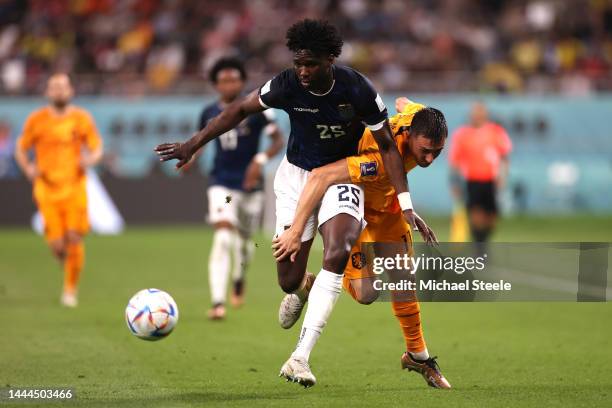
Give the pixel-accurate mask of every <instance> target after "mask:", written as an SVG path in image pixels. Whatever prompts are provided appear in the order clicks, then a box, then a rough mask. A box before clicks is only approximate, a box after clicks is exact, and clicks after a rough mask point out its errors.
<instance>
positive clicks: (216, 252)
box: [208, 228, 235, 305]
mask: <svg viewBox="0 0 612 408" xmlns="http://www.w3.org/2000/svg"><path fill="white" fill-rule="evenodd" d="M234 234H235V233H234V231H232V230H230V229H227V228H220V229H217V230H215V234H214V236H213V244H212V248H211V251H210V258H209V260H208V283H209V285H210V297H211V301H212V304H213V305H215V304H218V303H225V299H226V294H227V279H228V276H229V269H230V257H231V248H232V242H233V241H234V236H235V235H234Z"/></svg>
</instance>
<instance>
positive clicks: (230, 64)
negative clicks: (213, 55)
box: [208, 57, 247, 84]
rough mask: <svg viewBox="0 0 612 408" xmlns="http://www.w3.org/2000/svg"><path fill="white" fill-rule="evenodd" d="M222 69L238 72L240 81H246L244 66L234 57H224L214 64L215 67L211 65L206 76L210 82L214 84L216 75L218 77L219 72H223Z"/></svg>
mask: <svg viewBox="0 0 612 408" xmlns="http://www.w3.org/2000/svg"><path fill="white" fill-rule="evenodd" d="M224 69H236V70H238V72H240V79H242V80H243V81H245V80H246V79H247V74H246V70H245V69H244V64H243V63H242V61H241V60H239V59H238V58H235V57H225V58H221V59H219V60H218V61H217V62H215V65H213V67H212V68H211V70H210V74H209V76H208V78H209V79H210V82H212V83H213V84H216V83H217V75H219V72H221V71H223V70H224Z"/></svg>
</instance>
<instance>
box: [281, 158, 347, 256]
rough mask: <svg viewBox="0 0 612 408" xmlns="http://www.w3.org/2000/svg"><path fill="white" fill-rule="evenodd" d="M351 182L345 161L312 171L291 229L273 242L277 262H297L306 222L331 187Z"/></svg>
mask: <svg viewBox="0 0 612 408" xmlns="http://www.w3.org/2000/svg"><path fill="white" fill-rule="evenodd" d="M350 182H351V176H350V174H349V169H348V165H347V163H346V160H345V159H342V160H338V161H336V162H334V163H331V164H327V165H325V166H323V167H318V168H316V169H313V170H312V172H311V173H310V176H309V177H308V181H307V182H306V185H305V186H304V190H303V191H302V194H301V195H300V199H299V201H298V205H297V209H296V212H295V218H294V219H293V223H292V224H291V227H289V228H288V229H287V230H285V231H284V232H283V233H282V234H281V235H280V236H278V237H275V238H274V240H273V241H272V248H273V249H274V257H275V258H276V261H277V262H280V261H283V260H285V259H286V258H287V257H290V259H291V262H294V261H295V256H296V255H297V253H298V251H299V250H300V246H301V244H302V240H301V237H302V233H303V232H304V227H305V226H306V221H307V220H308V217H309V216H310V214H312V213H313V211H314V210H315V208H316V207H317V205H318V204H319V203H320V202H321V200H322V199H323V196H324V195H325V192H326V191H327V189H328V188H329V186H331V185H332V184H340V183H350Z"/></svg>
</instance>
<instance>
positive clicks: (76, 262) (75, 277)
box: [64, 242, 85, 293]
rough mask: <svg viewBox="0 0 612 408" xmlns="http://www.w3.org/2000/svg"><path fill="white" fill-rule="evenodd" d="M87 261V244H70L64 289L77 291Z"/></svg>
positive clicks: (65, 265)
mask: <svg viewBox="0 0 612 408" xmlns="http://www.w3.org/2000/svg"><path fill="white" fill-rule="evenodd" d="M84 262H85V245H84V244H83V243H82V242H79V243H78V244H68V247H67V248H66V259H65V260H64V291H65V292H72V293H75V292H76V291H77V286H78V284H79V277H80V276H81V270H82V269H83V263H84Z"/></svg>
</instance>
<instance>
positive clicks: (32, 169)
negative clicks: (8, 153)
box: [23, 163, 40, 182]
mask: <svg viewBox="0 0 612 408" xmlns="http://www.w3.org/2000/svg"><path fill="white" fill-rule="evenodd" d="M23 172H24V173H25V176H26V177H27V179H28V180H30V181H31V182H34V179H35V178H36V177H38V176H39V175H40V173H39V172H38V167H36V164H34V163H29V164H28V165H27V166H26V167H25V168H24V169H23Z"/></svg>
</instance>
